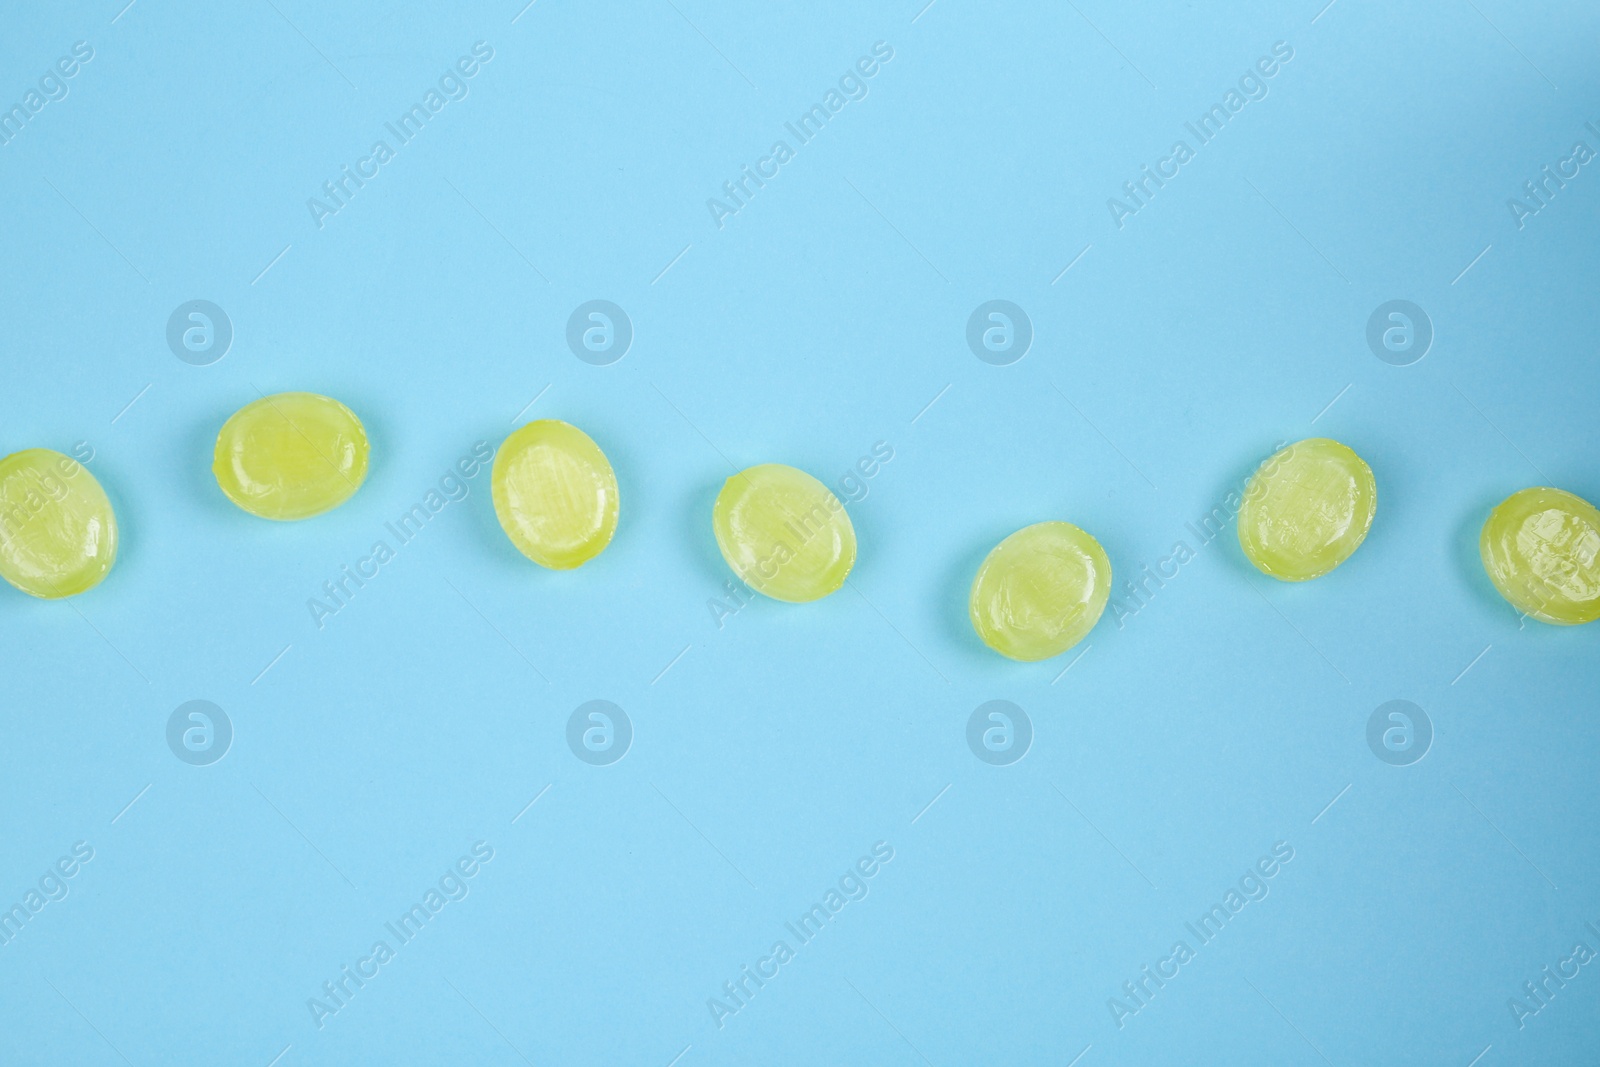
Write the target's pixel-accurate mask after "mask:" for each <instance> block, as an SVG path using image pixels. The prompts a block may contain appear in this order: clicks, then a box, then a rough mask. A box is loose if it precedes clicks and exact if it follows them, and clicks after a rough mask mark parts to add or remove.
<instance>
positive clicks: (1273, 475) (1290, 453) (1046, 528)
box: [0, 393, 1600, 661]
mask: <svg viewBox="0 0 1600 1067" xmlns="http://www.w3.org/2000/svg"><path fill="white" fill-rule="evenodd" d="M370 451H371V448H370V445H369V444H368V441H367V434H366V429H365V428H364V427H363V426H362V424H361V420H360V419H358V418H357V417H356V415H355V413H354V412H352V411H351V410H350V409H349V408H347V407H345V405H343V404H341V403H340V402H339V401H337V400H334V399H332V398H331V397H326V396H319V395H317V394H315V393H279V394H277V395H275V396H267V397H262V398H261V399H260V400H257V401H254V402H253V403H250V404H247V405H246V406H245V407H243V408H240V409H239V410H238V411H237V412H235V413H234V414H233V416H232V417H230V418H229V419H228V420H227V422H226V423H225V424H224V425H223V427H222V430H221V432H220V433H218V435H217V444H216V450H215V453H214V456H213V460H212V468H211V469H212V473H213V474H214V475H215V476H216V479H217V485H218V486H219V487H220V488H221V490H222V492H223V493H224V494H225V495H226V496H227V497H228V499H229V500H231V501H233V503H235V504H237V505H238V506H239V507H241V508H243V509H244V510H245V511H247V512H249V513H251V514H252V515H259V516H261V517H262V518H267V519H278V520H294V519H305V518H309V517H311V516H313V515H319V514H321V513H323V512H325V511H329V510H331V509H333V508H336V507H338V506H339V505H340V504H342V503H344V502H345V501H346V500H348V499H349V498H350V497H351V496H352V495H353V494H354V493H355V491H356V490H357V489H359V488H360V487H361V483H362V481H363V480H365V478H366V475H367V465H368V457H369V454H370ZM491 483H492V487H491V492H492V495H493V498H494V510H495V515H496V517H498V519H499V520H500V525H501V527H502V528H503V529H504V530H505V532H506V536H507V537H509V538H510V539H511V542H512V544H514V545H515V546H516V547H517V549H518V550H519V551H520V552H522V554H523V555H525V556H527V557H528V558H529V559H531V560H533V561H534V562H535V563H538V564H539V565H541V566H544V567H549V568H552V569H556V570H570V569H572V568H575V567H580V566H582V565H583V564H584V563H587V562H588V561H589V560H591V559H593V558H594V557H595V556H597V555H599V554H600V552H601V551H603V550H604V549H605V547H606V545H607V544H609V543H610V541H611V537H612V535H613V534H614V533H615V532H616V528H617V514H618V508H619V505H620V499H619V494H618V492H617V477H616V473H615V472H614V471H613V470H612V468H611V463H610V461H609V460H607V459H606V455H605V453H604V452H602V451H601V449H600V447H599V446H598V445H596V444H595V443H594V441H593V440H592V439H590V437H589V436H588V435H587V434H585V433H584V432H583V431H582V430H580V429H578V428H577V427H575V426H572V425H569V424H568V423H565V422H561V421H558V420H555V419H543V420H540V421H537V422H531V423H528V424H527V425H524V426H522V427H520V428H519V429H517V430H516V431H514V432H513V433H512V434H511V435H510V436H509V437H507V438H506V440H505V442H504V444H503V445H502V446H501V448H500V450H499V452H498V453H497V454H496V456H495V460H494V468H493V473H492V475H491ZM1377 508H1378V492H1377V484H1376V482H1375V481H1374V479H1373V477H1372V470H1371V468H1370V467H1368V466H1367V464H1366V462H1365V461H1363V460H1362V459H1361V457H1360V456H1358V455H1356V453H1355V452H1354V451H1352V450H1351V449H1349V448H1348V447H1346V446H1345V445H1343V444H1340V443H1339V442H1337V441H1331V440H1328V439H1327V438H1311V439H1308V440H1304V441H1300V442H1297V443H1295V444H1292V445H1289V446H1287V447H1285V448H1283V449H1281V450H1279V451H1278V452H1276V453H1274V454H1273V455H1272V456H1271V457H1269V458H1268V459H1267V460H1265V461H1264V462H1263V463H1262V464H1261V466H1260V467H1259V468H1258V469H1257V470H1256V471H1255V473H1254V474H1253V475H1252V477H1251V479H1250V481H1249V484H1248V486H1247V488H1246V490H1245V493H1244V498H1243V501H1242V504H1241V506H1240V508H1239V509H1238V520H1237V521H1238V535H1239V545H1240V547H1241V548H1242V549H1243V551H1244V554H1245V556H1246V557H1247V558H1248V559H1249V560H1250V562H1251V563H1252V564H1254V565H1255V566H1256V567H1257V568H1258V569H1259V570H1261V571H1262V572H1263V573H1264V574H1268V575H1271V576H1272V577H1274V578H1277V579H1281V580H1283V581H1289V582H1300V581H1306V580H1308V579H1311V578H1318V577H1321V576H1322V575H1324V574H1327V573H1328V572H1329V571H1331V570H1333V569H1334V568H1335V567H1337V566H1339V565H1340V564H1341V563H1343V562H1344V561H1345V560H1347V559H1349V558H1350V556H1351V554H1352V553H1354V552H1355V551H1356V549H1357V548H1359V547H1360V546H1361V543H1362V541H1364V540H1365V539H1366V536H1367V531H1368V530H1370V529H1371V527H1372V521H1373V517H1374V516H1375V515H1376V514H1377ZM711 524H712V531H713V533H714V534H715V536H716V540H717V546H718V548H720V549H721V550H722V555H723V558H724V559H726V560H727V561H728V565H729V566H730V567H732V568H733V570H734V572H735V573H736V574H738V576H739V578H740V579H741V580H742V581H744V582H745V583H746V584H747V585H749V586H750V587H751V588H752V589H754V590H756V591H757V592H759V593H763V594H765V595H766V596H769V597H772V598H773V599H776V600H783V601H789V602H791V603H801V602H805V601H811V600H816V599H819V598H821V597H824V596H827V595H828V594H829V593H832V592H834V591H835V590H837V589H838V588H839V587H840V586H842V585H843V584H844V582H845V579H846V578H847V577H848V576H849V574H850V570H851V568H852V567H853V566H854V565H855V560H856V535H855V528H854V527H853V526H852V524H851V522H850V517H849V515H848V514H847V513H846V512H845V508H844V505H843V504H842V503H840V501H839V498H838V497H836V496H834V494H833V493H832V492H831V491H829V489H828V488H827V486H825V485H823V484H822V483H821V482H820V481H818V480H817V479H816V478H813V477H812V476H811V475H809V474H807V473H805V472H804V471H801V470H797V469H796V468H794V467H789V466H784V465H782V464H776V463H766V464H761V465H759V466H755V467H750V468H749V469H747V470H743V471H740V472H739V473H738V474H735V475H733V476H732V477H731V478H729V479H728V480H727V482H726V483H725V484H724V485H723V487H722V491H721V492H720V493H719V494H718V495H717V500H716V504H715V506H714V507H713V509H712V520H711ZM1479 550H1480V552H1481V554H1482V557H1483V566H1484V570H1485V571H1486V572H1487V573H1488V575H1489V578H1490V580H1491V581H1492V582H1493V583H1494V586H1495V588H1496V589H1498V590H1499V591H1500V593H1501V595H1502V596H1504V597H1505V598H1506V600H1508V601H1510V602H1511V604H1512V605H1513V606H1514V607H1516V608H1517V609H1518V610H1519V611H1521V612H1523V613H1524V614H1526V615H1528V616H1531V617H1532V618H1535V619H1540V620H1542V621H1544V622H1549V623H1557V624H1565V625H1571V624H1576V623H1585V622H1592V621H1594V620H1595V619H1596V618H1600V511H1596V509H1595V508H1594V506H1593V505H1592V504H1590V503H1588V502H1587V501H1585V500H1583V499H1582V498H1580V497H1577V496H1575V495H1573V494H1572V493H1568V492H1564V491H1563V490H1560V489H1551V488H1529V489H1523V490H1521V491H1520V492H1517V493H1513V494H1512V495H1511V496H1510V497H1508V498H1507V499H1506V500H1505V501H1503V502H1502V503H1501V504H1500V505H1499V506H1498V507H1496V508H1495V509H1494V510H1493V512H1491V514H1490V515H1489V517H1488V519H1487V520H1486V521H1485V522H1484V525H1483V532H1482V535H1481V536H1480V538H1479ZM116 555H117V522H116V516H115V514H114V513H113V511H112V507H111V502H110V501H109V500H108V499H107V497H106V494H105V491H104V490H103V489H101V487H100V484H99V483H98V482H97V481H95V479H94V476H93V475H91V474H90V473H89V472H88V471H87V470H85V469H84V468H83V467H82V465H80V464H79V463H78V462H77V461H76V460H74V459H72V458H70V457H68V456H64V455H61V454H60V453H57V452H52V451H50V450H48V449H29V450H26V451H23V452H17V453H14V454H12V455H10V456H7V457H6V458H5V459H3V460H0V576H3V577H4V578H5V579H6V581H8V582H10V583H11V584H12V585H14V586H16V587H17V588H19V589H21V590H22V591H23V592H26V593H30V594H32V595H34V596H37V597H45V598H56V597H65V596H72V595H74V594H77V593H82V592H84V591H85V590H88V589H91V588H93V587H94V586H96V585H98V584H99V583H100V581H101V580H102V579H103V578H105V576H106V574H107V573H109V571H110V570H111V565H112V563H113V562H114V561H115V559H116ZM1110 594H1111V561H1110V560H1109V559H1108V558H1107V556H1106V553H1105V550H1104V549H1103V548H1101V547H1100V543H1099V542H1098V541H1096V540H1095V539H1094V537H1093V536H1091V535H1090V534H1089V533H1087V532H1086V531H1084V530H1082V529H1080V528H1078V527H1077V526H1074V525H1072V524H1071V523H1068V522H1060V521H1050V522H1041V523H1037V524H1035V525H1032V526H1028V527H1025V528H1023V529H1021V530H1018V531H1017V532H1016V533H1014V534H1012V535H1011V536H1009V537H1007V538H1006V539H1005V540H1003V541H1001V542H1000V543H999V544H998V545H996V546H995V547H994V549H993V550H992V551H991V552H990V553H989V554H988V556H987V557H986V558H985V559H984V561H983V563H982V565H980V566H979V568H978V573H977V577H976V578H975V579H974V580H973V583H972V591H971V595H970V597H969V600H968V613H969V615H970V617H971V620H972V626H973V629H974V630H975V631H976V632H977V634H978V636H979V637H980V638H981V639H982V640H983V642H984V643H985V644H987V645H988V646H989V647H990V648H992V649H994V650H995V651H997V652H999V653H1001V654H1002V655H1004V656H1008V657H1010V658H1011V659H1015V660H1026V661H1032V660H1042V659H1048V658H1050V657H1051V656H1057V655H1060V654H1061V653H1062V652H1065V651H1066V650H1067V649H1069V648H1071V647H1072V646H1073V645H1075V644H1077V643H1078V642H1079V641H1080V640H1082V639H1083V637H1084V635H1085V634H1087V633H1088V632H1089V631H1090V630H1091V629H1092V628H1093V627H1094V625H1095V623H1096V622H1098V621H1099V619H1100V615H1101V613H1102V612H1103V611H1104V610H1105V606H1106V602H1107V600H1108V599H1109V597H1110Z"/></svg>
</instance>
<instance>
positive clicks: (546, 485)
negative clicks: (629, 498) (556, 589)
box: [490, 419, 620, 571]
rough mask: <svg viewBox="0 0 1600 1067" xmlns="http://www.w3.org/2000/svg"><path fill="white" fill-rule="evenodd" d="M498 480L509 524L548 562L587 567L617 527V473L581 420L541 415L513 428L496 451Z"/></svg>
mask: <svg viewBox="0 0 1600 1067" xmlns="http://www.w3.org/2000/svg"><path fill="white" fill-rule="evenodd" d="M490 481H491V490H490V491H491V493H492V494H493V496H494V513H495V516H496V517H497V518H499V520H500V526H501V528H502V529H503V530H505V532H506V536H507V537H509V538H511V543H512V544H514V545H516V546H517V551H519V552H521V553H522V554H523V555H524V556H527V557H528V558H529V559H531V560H533V561H534V562H535V563H537V564H539V565H540V566H541V567H549V568H551V569H552V570H558V571H564V570H571V569H572V568H574V567H581V566H582V565H583V564H585V563H587V562H589V561H590V560H591V559H593V558H594V557H596V556H598V555H599V554H600V552H601V551H602V550H603V549H604V548H605V547H606V545H608V544H610V543H611V535H612V534H614V533H616V530H617V510H618V507H619V504H620V501H619V498H618V495H617V476H616V473H615V472H613V471H612V469H611V461H610V460H608V459H606V454H605V453H604V452H602V451H600V446H599V445H597V444H595V443H594V441H593V440H591V439H590V437H589V435H588V434H586V433H584V432H583V431H582V430H580V429H578V428H577V427H576V426H572V425H570V424H568V423H565V422H562V421H560V420H559V419H540V420H538V421H536V422H530V423H528V424H527V425H526V426H523V427H520V428H519V429H517V430H515V431H513V432H512V434H511V436H510V437H507V438H506V439H505V442H504V443H503V444H502V445H501V446H500V452H499V454H498V455H496V456H495V459H494V473H493V475H492V476H491V478H490Z"/></svg>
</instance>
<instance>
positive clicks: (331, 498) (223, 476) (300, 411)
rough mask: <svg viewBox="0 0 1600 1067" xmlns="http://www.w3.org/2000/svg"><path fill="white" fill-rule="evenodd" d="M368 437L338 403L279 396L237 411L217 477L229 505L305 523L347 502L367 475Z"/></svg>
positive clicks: (215, 467) (221, 441)
mask: <svg viewBox="0 0 1600 1067" xmlns="http://www.w3.org/2000/svg"><path fill="white" fill-rule="evenodd" d="M369 451H370V448H369V446H368V444H367V432H366V430H365V429H364V428H363V427H362V425H361V420H360V419H358V418H356V416H355V413H354V412H352V411H351V410H350V409H349V408H347V407H345V406H344V405H343V404H341V403H339V402H338V401H337V400H334V399H333V398H332V397H326V396H319V395H318V394H316V393H278V394H277V395H276V396H267V397H262V398H261V399H260V400H256V401H253V402H251V403H249V404H246V405H245V406H244V407H242V408H240V409H239V410H238V411H236V412H234V413H233V415H232V416H231V417H230V418H229V419H228V421H227V422H225V423H223V426H222V431H221V432H220V433H218V434H217V447H216V452H215V453H214V455H213V457H212V462H211V472H212V473H213V474H215V475H216V478H217V485H218V486H220V487H221V488H222V491H223V493H225V494H226V495H227V497H228V499H229V500H231V501H233V502H234V503H235V504H237V505H239V506H240V507H241V508H243V509H244V510H245V511H248V512H249V513H250V514H252V515H259V516H261V517H262V518H264V519H305V518H309V517H311V516H312V515H320V514H322V513H323V512H324V511H331V510H332V509H334V508H336V507H338V506H339V505H340V504H343V503H344V502H345V501H346V500H349V499H350V497H351V496H353V495H354V494H355V491H356V490H357V489H359V488H361V483H362V481H363V480H365V479H366V477H367V457H368V453H369Z"/></svg>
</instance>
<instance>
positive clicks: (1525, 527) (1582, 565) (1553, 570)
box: [1478, 488, 1600, 626]
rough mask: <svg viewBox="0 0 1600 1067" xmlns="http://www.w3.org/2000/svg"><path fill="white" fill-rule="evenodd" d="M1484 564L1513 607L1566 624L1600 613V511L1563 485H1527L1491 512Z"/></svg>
mask: <svg viewBox="0 0 1600 1067" xmlns="http://www.w3.org/2000/svg"><path fill="white" fill-rule="evenodd" d="M1478 552H1479V554H1480V555H1482V556H1483V569H1484V570H1485V571H1487V572H1488V574H1489V580H1490V581H1491V582H1493V583H1494V587H1495V588H1496V589H1498V590H1500V595H1501V596H1503V597H1505V598H1506V599H1507V600H1509V601H1510V602H1511V605H1512V607H1514V608H1516V609H1517V610H1518V611H1520V612H1522V613H1523V614H1525V615H1531V616H1533V617H1534V618H1535V619H1539V620H1541V621H1543V622H1552V623H1556V624H1558V625H1562V626H1573V625H1576V624H1578V623H1584V622H1593V621H1594V620H1595V619H1600V511H1597V510H1595V506H1594V505H1593V504H1591V503H1589V502H1588V501H1587V500H1584V499H1583V498H1582V497H1579V496H1574V495H1573V494H1571V493H1568V492H1565V491H1563V490H1561V489H1548V488H1536V489H1523V490H1522V491H1520V492H1516V493H1512V494H1511V495H1510V496H1508V497H1506V499H1505V500H1504V501H1502V502H1501V504H1500V506H1499V507H1497V508H1495V509H1494V511H1492V512H1490V513H1489V518H1488V521H1486V522H1485V523H1484V524H1483V533H1482V534H1480V535H1479V537H1478Z"/></svg>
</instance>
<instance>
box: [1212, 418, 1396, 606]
mask: <svg viewBox="0 0 1600 1067" xmlns="http://www.w3.org/2000/svg"><path fill="white" fill-rule="evenodd" d="M1377 509H1378V487H1377V483H1376V482H1374V481H1373V478H1372V469H1371V468H1370V467H1368V466H1367V464H1366V463H1365V461H1363V460H1362V458H1361V457H1360V456H1358V455H1356V454H1355V453H1354V452H1352V451H1351V450H1350V449H1349V448H1347V447H1346V446H1344V445H1342V444H1340V443H1339V442H1338V441H1330V440H1328V439H1327V438H1326V437H1312V438H1308V439H1307V440H1304V441H1299V442H1297V443H1295V444H1292V445H1289V446H1288V447H1287V448H1284V449H1282V450H1280V451H1278V452H1276V453H1274V454H1273V455H1272V456H1271V457H1270V458H1269V459H1268V460H1267V461H1266V462H1265V463H1263V464H1261V466H1260V467H1259V468H1257V469H1256V472H1255V474H1253V475H1252V476H1251V478H1250V484H1249V485H1248V487H1246V489H1245V494H1244V502H1243V505H1242V506H1241V507H1240V508H1239V547H1241V548H1242V549H1244V554H1245V558H1247V559H1249V561H1250V562H1251V563H1253V564H1254V565H1255V567H1256V569H1257V570H1259V571H1260V572H1261V573H1263V574H1270V575H1271V576H1272V577H1274V578H1279V579H1282V580H1283V581H1286V582H1303V581H1305V580H1307V579H1309V578H1317V577H1321V576H1322V575H1324V574H1327V573H1328V572H1329V571H1331V570H1333V569H1334V568H1335V567H1337V566H1338V565H1339V564H1341V563H1343V562H1344V561H1345V560H1347V559H1349V558H1350V554H1351V553H1353V552H1354V551H1355V550H1356V549H1358V548H1360V547H1361V542H1362V541H1364V540H1366V537H1367V531H1368V530H1369V529H1371V528H1372V517H1373V515H1374V514H1375V513H1376V512H1377Z"/></svg>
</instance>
